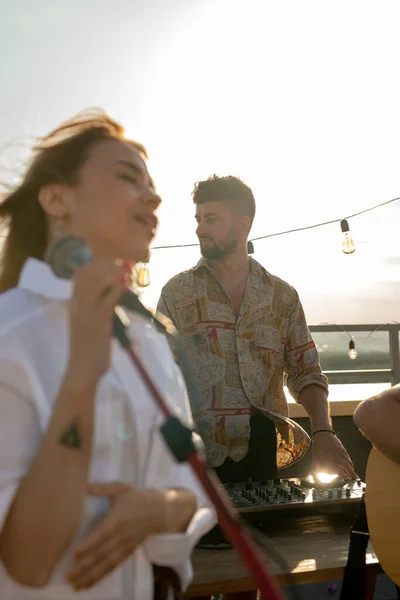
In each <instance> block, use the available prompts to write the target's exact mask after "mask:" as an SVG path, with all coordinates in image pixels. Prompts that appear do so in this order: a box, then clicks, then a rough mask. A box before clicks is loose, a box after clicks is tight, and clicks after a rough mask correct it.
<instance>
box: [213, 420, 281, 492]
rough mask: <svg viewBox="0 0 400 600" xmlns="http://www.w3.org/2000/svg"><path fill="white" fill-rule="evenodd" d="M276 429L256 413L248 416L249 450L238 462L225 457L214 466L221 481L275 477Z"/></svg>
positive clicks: (276, 472)
mask: <svg viewBox="0 0 400 600" xmlns="http://www.w3.org/2000/svg"><path fill="white" fill-rule="evenodd" d="M276 443H277V440H276V429H275V425H274V424H273V423H272V421H270V420H269V419H267V417H264V415H261V414H257V415H253V416H252V417H250V440H249V450H248V452H247V454H246V456H245V457H244V458H242V460H240V461H239V462H235V461H233V460H232V459H231V458H227V459H226V460H225V462H224V463H223V464H222V465H221V466H220V467H216V468H215V472H216V474H217V475H218V477H219V479H220V480H221V481H222V483H228V482H232V483H237V482H239V481H246V480H247V479H248V478H249V477H251V479H253V480H254V481H257V480H261V479H262V480H266V479H276V478H277V477H278V470H277V468H276Z"/></svg>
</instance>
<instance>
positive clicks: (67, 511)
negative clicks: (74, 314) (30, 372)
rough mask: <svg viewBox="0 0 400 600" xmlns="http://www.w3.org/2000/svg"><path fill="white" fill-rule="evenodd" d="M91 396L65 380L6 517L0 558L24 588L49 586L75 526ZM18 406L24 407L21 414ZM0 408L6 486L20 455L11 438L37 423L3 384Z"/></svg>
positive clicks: (87, 458)
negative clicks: (47, 424) (25, 586)
mask: <svg viewBox="0 0 400 600" xmlns="http://www.w3.org/2000/svg"><path fill="white" fill-rule="evenodd" d="M19 376H20V377H21V374H19ZM31 392H32V391H31ZM94 398H95V389H93V388H90V387H89V388H86V389H85V388H82V387H80V386H79V385H77V384H75V383H74V381H73V380H72V379H71V378H70V377H68V375H67V376H66V378H65V380H64V383H63V384H62V386H61V389H60V393H59V396H58V399H57V400H56V403H55V407H54V411H53V415H52V418H51V420H50V423H49V426H48V430H47V433H46V435H45V436H44V438H43V440H42V443H41V445H40V448H39V451H38V452H37V454H36V457H35V458H34V460H33V462H32V463H31V465H30V466H28V465H27V468H28V469H29V470H28V472H27V474H26V476H25V477H24V479H23V481H22V483H21V484H20V486H19V488H18V491H17V493H16V495H15V497H14V500H13V502H12V505H11V507H10V510H9V511H8V514H7V515H6V518H5V522H4V526H3V528H2V531H1V535H0V557H1V559H2V561H3V563H4V565H5V567H6V569H7V571H8V572H9V574H10V575H11V576H12V577H13V578H14V579H15V580H16V581H18V582H19V583H21V584H23V585H28V586H34V587H39V586H43V585H45V584H46V583H47V582H48V580H49V578H50V576H51V574H52V572H53V569H54V567H55V566H56V564H57V562H58V561H59V559H60V557H61V556H62V554H63V553H64V551H65V549H66V548H67V546H68V545H69V544H70V543H71V541H72V539H73V537H74V535H75V534H76V531H77V529H78V527H79V524H80V520H81V517H82V509H83V506H84V502H85V497H86V493H87V491H86V487H87V480H88V469H89V462H90V457H91V449H92V435H93V412H94V410H93V403H94ZM16 403H19V404H20V405H22V406H20V410H18V409H17V407H16V405H15V404H16ZM11 404H12V405H11ZM24 404H25V408H24ZM0 410H1V415H2V417H1V426H0V436H1V438H2V439H1V441H0V451H1V453H2V458H1V463H2V464H3V463H4V464H5V466H4V468H2V470H1V474H2V475H1V477H2V481H1V482H0V485H2V487H5V486H4V484H5V482H4V478H5V476H6V473H7V470H9V469H10V464H12V463H13V461H15V460H16V459H17V457H18V452H17V450H16V448H15V446H16V442H15V441H14V442H13V440H12V438H13V437H15V436H16V437H17V439H18V440H19V443H20V444H21V445H23V444H24V443H25V440H24V439H21V438H20V437H19V436H20V433H21V425H22V423H23V421H24V419H25V421H26V423H25V428H26V435H27V437H29V435H32V433H33V432H32V431H29V429H30V430H32V429H34V428H36V429H38V424H37V423H35V421H34V420H32V412H33V409H32V405H30V406H28V404H27V403H26V401H25V400H22V399H21V398H16V397H15V395H13V394H11V395H10V392H9V391H7V390H6V389H4V388H2V386H1V382H0ZM13 415H15V419H14V418H13ZM38 437H39V440H40V431H39V432H36V438H38ZM7 440H9V441H10V443H9V444H7ZM33 443H35V442H33ZM36 443H37V441H36ZM7 446H8V448H7ZM14 449H15V450H14ZM13 452H15V454H14V456H12V453H13ZM6 463H7V464H6Z"/></svg>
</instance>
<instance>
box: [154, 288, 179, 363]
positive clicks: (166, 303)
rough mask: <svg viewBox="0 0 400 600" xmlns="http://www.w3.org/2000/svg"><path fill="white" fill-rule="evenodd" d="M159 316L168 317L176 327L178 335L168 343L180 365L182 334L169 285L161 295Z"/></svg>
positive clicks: (158, 307) (169, 338)
mask: <svg viewBox="0 0 400 600" xmlns="http://www.w3.org/2000/svg"><path fill="white" fill-rule="evenodd" d="M159 314H161V315H163V316H164V317H167V319H169V320H170V321H171V323H172V324H173V326H174V327H175V330H176V333H175V335H174V336H169V337H168V343H169V346H170V349H171V351H172V354H173V355H174V357H175V361H176V362H177V363H178V364H180V362H181V359H182V355H181V347H180V343H181V342H180V333H179V320H178V313H177V310H176V307H175V301H174V296H173V293H172V292H171V290H170V288H169V285H168V283H167V284H166V285H165V286H164V287H163V289H162V290H161V295H160V298H159V300H158V304H157V311H156V316H158V315H159Z"/></svg>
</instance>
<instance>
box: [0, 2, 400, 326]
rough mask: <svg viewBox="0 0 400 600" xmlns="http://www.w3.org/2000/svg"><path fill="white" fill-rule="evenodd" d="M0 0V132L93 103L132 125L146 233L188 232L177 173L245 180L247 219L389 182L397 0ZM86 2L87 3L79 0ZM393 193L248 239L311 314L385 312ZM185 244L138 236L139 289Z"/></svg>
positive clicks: (394, 157) (395, 221) (318, 204)
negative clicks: (153, 186) (152, 211)
mask: <svg viewBox="0 0 400 600" xmlns="http://www.w3.org/2000/svg"><path fill="white" fill-rule="evenodd" d="M7 4H8V6H7V7H6V3H5V2H3V3H1V5H0V24H1V25H2V27H1V35H0V56H1V57H2V60H1V61H0V86H1V89H0V125H1V126H0V145H3V144H6V143H7V142H10V141H13V140H20V139H21V138H24V137H26V136H29V135H36V134H43V133H46V132H47V131H48V130H49V129H50V128H52V127H54V126H55V125H57V124H58V123H59V122H60V121H62V120H64V119H65V118H68V117H70V116H72V115H73V114H75V113H76V112H77V111H79V110H82V109H83V108H85V107H90V106H100V107H102V108H104V109H105V110H107V111H108V112H109V113H110V114H111V115H112V116H113V117H114V118H116V119H118V120H120V121H121V122H122V123H123V124H124V125H125V127H126V129H127V133H128V134H129V135H131V136H132V137H134V138H136V139H138V140H139V141H141V142H143V143H144V144H145V145H146V146H147V148H148V150H149V153H150V157H151V161H150V165H149V167H150V169H151V172H152V175H153V177H154V179H155V180H156V183H157V186H158V188H159V190H160V192H161V194H162V196H163V198H164V203H163V205H162V208H161V211H160V222H161V225H160V230H159V233H158V236H157V239H156V241H155V245H169V244H190V243H195V242H196V241H197V239H196V237H195V234H194V230H195V221H194V207H193V204H192V201H191V190H192V188H193V184H194V182H195V181H197V180H199V179H203V178H206V177H208V176H209V175H212V174H213V173H217V174H219V175H226V174H233V175H237V176H239V177H241V178H242V179H243V180H244V181H246V183H248V184H249V185H250V186H251V187H252V188H253V191H254V193H255V196H256V201H257V216H256V221H255V223H254V227H253V231H252V236H253V237H258V236H262V235H266V234H269V233H274V232H278V231H282V230H286V229H290V228H296V227H302V226H305V225H309V224H313V223H317V222H320V221H325V220H330V219H336V218H343V217H345V216H347V215H349V214H352V213H354V212H357V211H359V210H362V209H364V208H368V207H369V206H373V205H375V204H379V203H381V202H385V201H386V200H389V199H391V198H395V197H397V196H400V169H399V166H400V145H399V143H398V140H399V138H400V110H399V88H400V80H399V77H398V56H399V52H398V22H399V17H400V6H399V4H398V2H396V1H392V0H385V2H380V3H377V2H371V1H368V0H362V1H358V0H352V1H351V2H349V0H337V1H336V2H330V3H328V2H321V0H303V1H302V2H298V0H286V1H285V2H272V1H267V0H259V1H256V0H247V2H243V0H241V2H238V1H236V0H146V1H143V2H138V1H132V0H119V2H117V3H116V2H111V1H110V0H97V2H96V3H95V4H94V3H93V2H92V1H91V0H69V1H68V2H61V1H58V2H55V1H54V0H41V2H40V3H39V2H38V3H32V2H31V1H30V0H14V1H13V2H9V3H7ZM94 7H95V8H94ZM399 224H400V202H398V203H394V204H392V205H390V206H389V207H384V208H382V209H379V210H377V211H374V212H372V213H369V214H367V215H365V216H362V217H358V218H357V219H354V220H351V221H350V228H351V231H352V234H353V237H354V239H355V242H356V246H357V250H356V252H355V253H354V254H353V255H351V256H345V255H344V254H343V253H342V252H341V232H340V226H339V224H335V225H331V226H327V227H323V228H320V229H316V230H312V231H306V232H303V233H298V234H292V235H286V236H282V237H278V238H273V239H268V240H261V241H259V242H257V243H255V249H256V253H255V255H254V256H255V258H256V259H257V260H258V261H260V262H261V263H262V264H263V265H264V266H265V267H266V268H267V269H268V270H269V271H271V272H273V273H275V274H277V275H279V276H280V277H282V278H283V279H286V280H287V281H289V282H290V283H291V284H292V285H294V286H295V287H296V288H297V289H298V291H299V293H300V296H301V298H302V300H303V304H304V306H305V309H306V313H307V316H308V319H309V322H310V324H317V323H321V322H330V323H335V322H340V323H350V322H388V321H400V302H399V301H398V298H399V297H400V241H399V235H398V228H399ZM198 258H199V251H198V249H197V248H189V249H183V250H182V249H180V250H154V251H153V255H152V260H151V263H150V268H151V276H152V283H151V286H150V287H149V288H148V289H147V290H146V291H145V293H144V296H143V297H144V300H145V301H146V302H147V303H148V304H150V305H153V306H154V304H155V303H156V301H157V298H158V295H159V292H160V289H161V286H162V285H163V284H164V283H165V282H166V281H167V280H168V279H169V277H171V276H173V275H174V274H176V273H178V272H180V271H182V270H184V269H187V268H190V267H191V266H192V265H194V264H195V263H196V262H197V260H198Z"/></svg>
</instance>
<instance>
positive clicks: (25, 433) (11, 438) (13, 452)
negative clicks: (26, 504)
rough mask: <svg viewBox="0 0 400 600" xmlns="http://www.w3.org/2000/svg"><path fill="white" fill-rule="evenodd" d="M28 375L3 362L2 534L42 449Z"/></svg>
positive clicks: (0, 403) (0, 369)
mask: <svg viewBox="0 0 400 600" xmlns="http://www.w3.org/2000/svg"><path fill="white" fill-rule="evenodd" d="M30 394H31V390H30V385H29V378H28V375H27V374H26V373H25V372H24V370H23V369H22V367H21V366H19V365H17V364H15V363H12V362H10V361H9V360H7V359H3V358H0V415H1V417H0V531H1V530H2V529H3V526H4V522H5V520H6V518H7V514H8V512H9V509H10V507H11V504H12V502H13V500H14V497H15V495H16V493H17V491H18V488H19V485H20V483H21V481H22V479H23V478H24V477H25V475H26V473H27V472H28V470H29V467H30V464H31V462H32V459H33V457H34V456H35V454H36V452H37V449H38V447H39V445H40V440H41V432H40V423H39V418H38V415H37V412H36V409H35V406H34V404H33V402H32V401H31V399H30Z"/></svg>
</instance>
